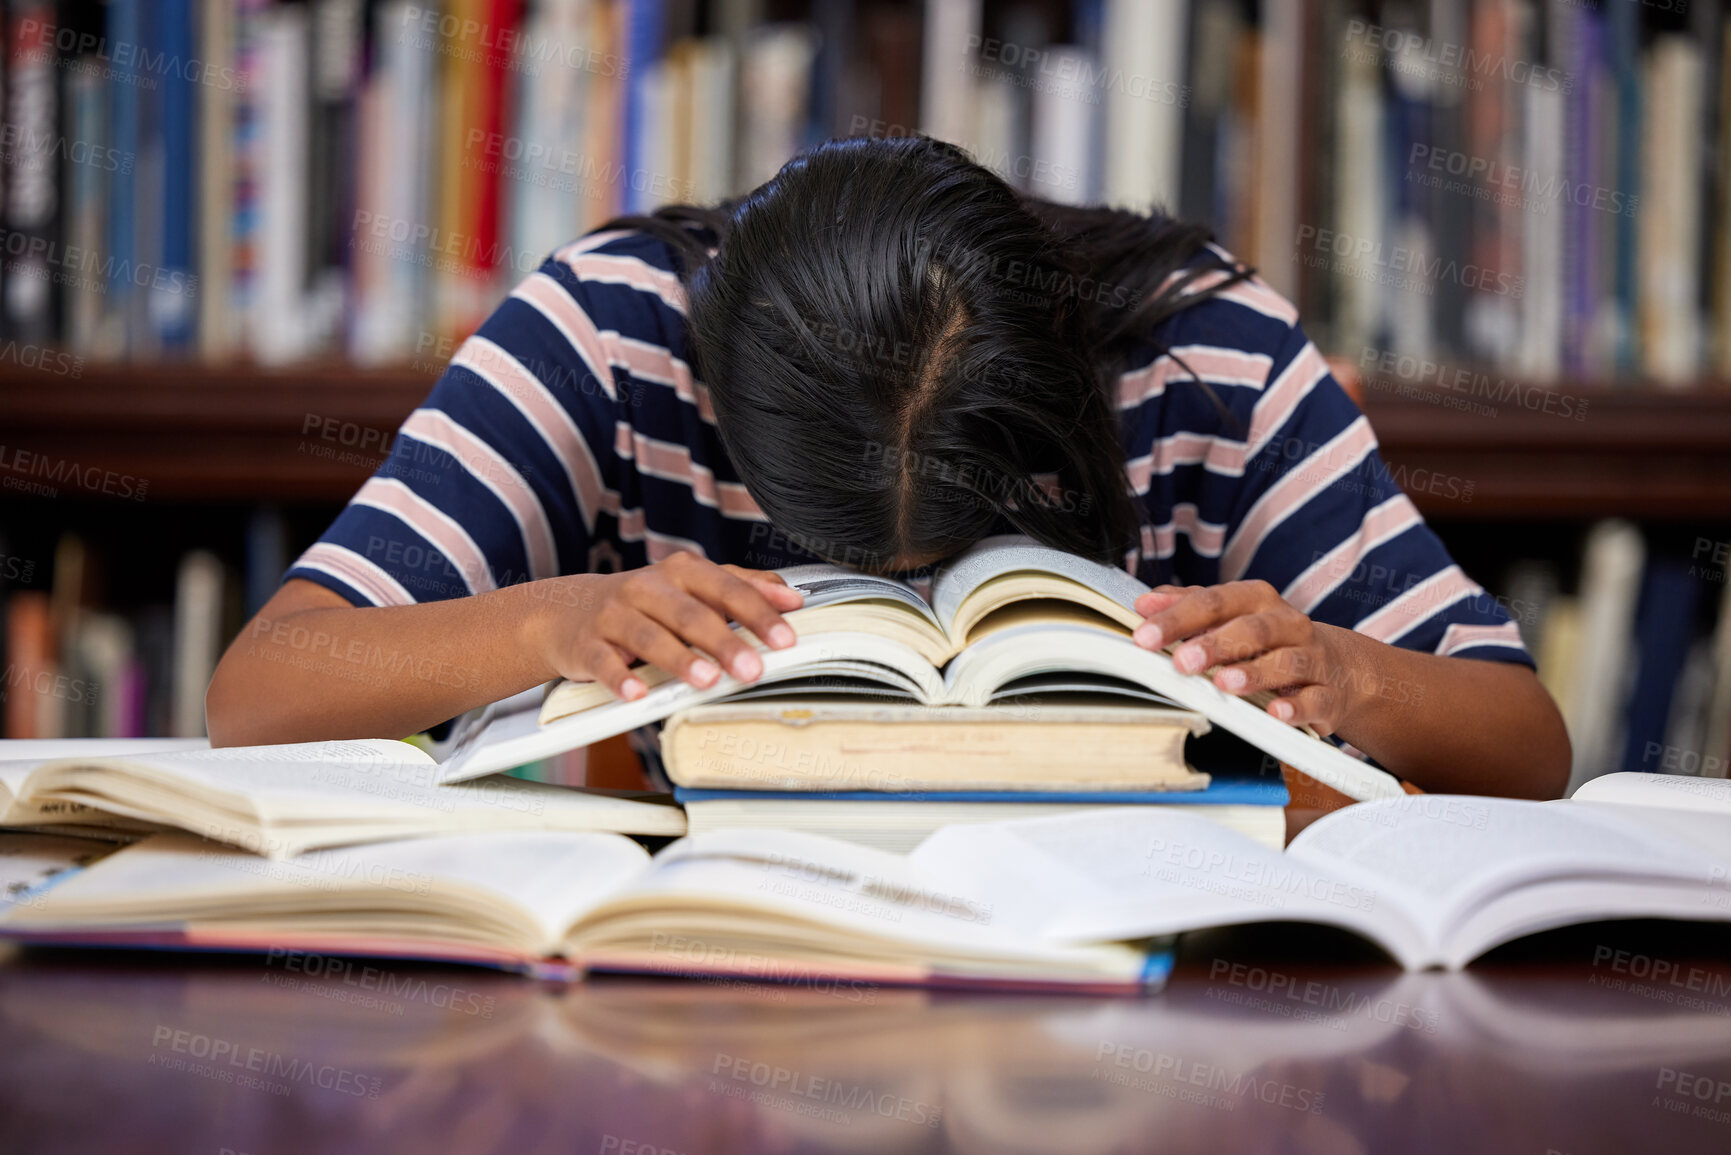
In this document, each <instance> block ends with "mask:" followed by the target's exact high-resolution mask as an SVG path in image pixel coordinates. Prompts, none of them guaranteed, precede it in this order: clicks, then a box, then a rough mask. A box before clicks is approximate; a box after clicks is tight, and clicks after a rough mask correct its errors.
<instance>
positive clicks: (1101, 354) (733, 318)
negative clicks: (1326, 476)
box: [605, 136, 1249, 569]
mask: <svg viewBox="0 0 1731 1155" xmlns="http://www.w3.org/2000/svg"><path fill="white" fill-rule="evenodd" d="M605 227H608V228H636V229H640V230H643V231H646V232H649V233H652V234H654V235H656V236H658V237H661V238H662V239H663V240H665V241H666V242H668V243H669V244H670V245H671V246H672V247H673V248H674V250H675V252H676V254H677V255H678V258H679V260H680V262H681V265H682V270H681V271H682V276H683V278H684V279H685V282H686V285H687V287H688V292H689V301H690V306H689V325H688V333H689V346H690V347H689V349H688V354H689V357H690V359H691V360H692V361H693V367H694V369H695V370H696V372H697V374H698V376H699V378H700V379H701V380H702V381H704V382H705V383H706V384H707V386H708V388H709V392H710V396H711V400H712V402H713V404H714V407H715V415H716V424H717V426H718V428H719V430H720V433H721V438H722V442H723V444H724V445H725V446H726V448H727V452H728V456H729V457H730V458H731V459H732V461H733V464H734V467H735V468H736V469H737V470H738V471H739V476H740V479H741V480H742V481H743V482H744V483H745V486H746V488H747V489H748V490H749V491H750V493H751V494H752V496H753V497H754V498H755V499H756V500H757V502H758V504H759V506H760V507H761V508H762V509H763V511H764V513H765V514H767V515H768V517H769V518H770V520H771V521H772V522H773V523H774V524H775V525H776V526H777V527H778V528H779V529H781V530H782V531H784V532H785V533H786V534H787V535H788V536H789V537H790V538H792V539H793V540H794V541H796V542H799V543H800V544H802V545H804V546H805V547H806V548H807V549H809V550H810V551H811V552H813V553H816V554H819V555H820V556H825V557H830V558H833V559H835V560H846V561H848V562H850V563H852V564H856V565H862V566H863V567H864V568H875V569H887V568H890V565H891V562H892V560H893V559H898V558H899V559H903V561H904V562H913V563H923V562H926V561H931V560H936V559H939V558H943V557H947V556H949V555H950V554H953V553H955V552H957V551H958V550H961V549H964V548H966V547H967V546H969V545H972V544H973V543H974V542H976V541H978V540H979V539H980V538H982V537H985V536H988V535H989V534H992V533H994V532H1005V531H1014V532H1020V533H1025V534H1028V535H1029V536H1031V537H1033V538H1035V539H1036V540H1038V541H1040V542H1043V543H1045V544H1047V545H1050V546H1054V547H1056V548H1059V549H1064V550H1068V551H1070V552H1073V553H1080V554H1084V555H1087V556H1090V557H1093V558H1096V559H1098V560H1102V561H1114V562H1115V561H1117V560H1119V559H1121V558H1122V557H1123V556H1124V553H1125V551H1126V550H1128V549H1131V548H1134V545H1135V543H1136V541H1137V539H1138V538H1139V536H1140V516H1139V513H1138V503H1136V502H1135V501H1134V500H1133V497H1132V495H1131V494H1130V492H1129V487H1128V483H1127V479H1126V476H1125V472H1124V459H1123V450H1122V446H1121V442H1120V439H1119V428H1118V417H1117V377H1118V375H1119V373H1120V372H1121V371H1122V370H1123V368H1124V367H1125V365H1126V362H1127V358H1128V357H1129V356H1130V355H1131V354H1132V352H1133V351H1134V350H1135V349H1137V348H1138V347H1142V348H1146V347H1147V346H1148V345H1149V344H1150V343H1151V340H1152V331H1153V329H1154V328H1155V326H1157V325H1158V324H1159V323H1160V322H1161V321H1163V320H1164V319H1166V318H1167V317H1169V316H1171V315H1172V313H1173V312H1175V311H1176V310H1177V309H1179V308H1182V307H1185V306H1187V305H1190V304H1193V303H1195V302H1196V301H1197V300H1200V299H1203V298H1204V297H1206V296H1208V295H1212V293H1213V292H1218V291H1219V289H1220V288H1221V287H1224V284H1225V283H1231V282H1232V281H1235V280H1238V279H1242V278H1243V277H1245V276H1247V275H1249V273H1248V270H1246V269H1244V268H1243V267H1242V266H1237V265H1229V264H1228V263H1227V262H1226V261H1224V260H1223V259H1221V258H1220V257H1219V256H1218V255H1217V254H1216V253H1215V252H1214V251H1213V250H1209V249H1207V247H1206V246H1207V243H1208V242H1209V241H1210V240H1211V239H1212V234H1211V233H1210V232H1209V230H1208V229H1207V228H1206V227H1204V226H1202V225H1198V224H1187V223H1183V222H1179V221H1175V220H1172V219H1170V218H1168V217H1165V216H1161V215H1156V216H1151V217H1150V216H1142V215H1139V214H1136V213H1131V212H1125V211H1119V210H1112V209H1104V208H1075V207H1068V206H1060V205H1055V204H1050V203H1047V202H1044V201H1039V200H1035V199H1033V198H1029V197H1025V196H1023V195H1021V194H1019V193H1017V192H1016V191H1015V190H1014V189H1012V188H1011V187H1010V186H1009V185H1007V184H1006V183H1005V182H1004V181H1003V180H1001V179H1000V178H999V177H998V176H997V175H996V174H994V173H992V172H991V171H990V170H988V169H986V168H984V167H982V166H980V165H978V164H976V163H974V162H973V161H972V160H971V159H969V157H968V156H967V154H966V153H965V152H963V151H962V150H961V149H959V148H957V147H955V146H954V145H951V144H946V143H944V142H942V141H938V140H934V139H931V138H929V137H922V136H911V137H892V138H888V139H869V140H868V139H859V138H856V139H847V140H836V141H830V142H828V143H825V144H823V145H820V146H818V147H817V148H815V149H813V150H811V151H809V152H807V153H804V154H802V155H800V156H798V157H795V158H794V159H793V160H791V161H789V162H788V163H787V164H786V165H785V166H784V167H783V168H782V170H781V171H780V173H778V174H777V175H776V176H775V178H774V179H773V180H771V181H769V182H768V183H767V184H765V185H763V186H762V187H760V188H758V189H756V190H755V191H753V192H751V193H750V194H748V195H747V196H745V197H743V198H741V199H740V200H737V201H732V202H727V203H724V204H722V205H720V206H717V207H715V208H697V207H693V206H688V205H687V206H674V207H668V208H663V209H661V210H658V211H657V212H656V213H655V214H653V215H651V216H647V217H641V216H639V217H622V218H619V219H617V220H615V221H611V222H609V223H608V225H607V226H605ZM712 247H713V250H714V251H713V255H712V254H711V249H712ZM1199 256H1200V259H1198V258H1199ZM1192 261H1195V264H1194V265H1192V266H1191V267H1190V268H1189V269H1186V270H1185V271H1184V273H1183V275H1182V276H1180V277H1176V278H1172V277H1171V274H1173V273H1174V272H1176V271H1178V270H1180V269H1182V268H1184V266H1186V265H1187V264H1188V263H1190V262H1192ZM1217 269H1224V270H1225V271H1226V272H1227V278H1226V280H1225V281H1224V282H1222V284H1217V285H1214V286H1213V287H1212V288H1211V289H1209V290H1208V291H1206V292H1203V293H1194V292H1192V293H1187V292H1186V291H1185V290H1186V289H1187V288H1189V287H1190V286H1191V283H1192V282H1193V281H1195V280H1196V279H1197V278H1199V277H1202V276H1207V275H1209V274H1210V273H1212V272H1214V271H1215V270H1217ZM1169 278H1170V279H1171V283H1168V281H1169Z"/></svg>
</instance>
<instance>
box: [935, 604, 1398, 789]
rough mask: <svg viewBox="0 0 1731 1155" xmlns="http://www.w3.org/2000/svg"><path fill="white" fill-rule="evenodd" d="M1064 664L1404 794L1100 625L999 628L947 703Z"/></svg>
mask: <svg viewBox="0 0 1731 1155" xmlns="http://www.w3.org/2000/svg"><path fill="white" fill-rule="evenodd" d="M1060 669H1062V670H1065V671H1071V672H1078V673H1090V674H1098V675H1101V676H1102V677H1109V678H1121V679H1123V680H1125V681H1129V682H1134V683H1136V684H1137V685H1141V686H1146V687H1148V688H1149V689H1150V690H1153V691H1154V692H1155V693H1157V694H1159V695H1160V696H1161V697H1162V698H1163V699H1165V700H1166V701H1168V702H1171V703H1174V704H1176V705H1178V706H1182V707H1184V708H1186V709H1190V710H1195V711H1196V712H1198V713H1200V714H1202V715H1204V716H1206V717H1207V718H1208V719H1209V721H1211V722H1213V723H1215V724H1216V725H1218V726H1221V727H1224V728H1225V729H1227V730H1230V731H1232V732H1233V733H1234V734H1237V735H1238V736H1239V737H1240V738H1243V739H1244V740H1245V741H1247V742H1249V743H1250V744H1251V745H1253V746H1255V747H1257V748H1258V749H1260V750H1261V751H1262V752H1263V753H1265V754H1271V755H1273V756H1274V757H1275V758H1278V759H1279V760H1280V761H1282V762H1285V763H1287V764H1288V765H1290V766H1293V767H1295V768H1297V769H1299V770H1302V771H1304V773H1306V774H1309V775H1310V776H1311V777H1313V778H1315V779H1317V780H1318V781H1319V782H1322V783H1325V784H1326V785H1328V786H1332V787H1333V788H1334V789H1336V790H1339V791H1340V792H1342V793H1343V794H1346V795H1347V796H1348V797H1350V798H1356V799H1360V800H1365V799H1371V798H1396V797H1401V796H1403V791H1402V790H1401V788H1400V783H1399V782H1398V781H1396V780H1395V778H1394V777H1393V776H1391V775H1389V774H1387V773H1384V772H1383V771H1381V770H1378V769H1377V768H1376V767H1374V766H1371V765H1369V764H1368V763H1365V762H1361V761H1359V760H1358V759H1357V758H1354V757H1352V756H1351V755H1349V754H1345V753H1342V752H1341V751H1340V750H1339V749H1338V748H1337V747H1335V746H1332V745H1330V744H1329V743H1327V742H1324V741H1322V740H1321V739H1319V738H1316V737H1314V736H1313V735H1311V734H1308V733H1306V732H1305V731H1303V730H1300V729H1298V728H1296V727H1294V726H1289V725H1287V724H1286V723H1285V722H1282V721H1280V720H1279V719H1277V718H1275V717H1273V716H1271V715H1270V714H1269V713H1268V712H1267V711H1265V710H1262V709H1259V708H1258V707H1257V706H1255V705H1254V704H1253V703H1251V702H1249V701H1246V700H1245V699H1243V698H1238V697H1234V696H1233V695H1231V694H1228V693H1226V692H1225V691H1224V690H1222V689H1220V688H1219V687H1217V686H1216V685H1215V684H1214V683H1213V682H1211V681H1210V680H1209V679H1208V678H1206V677H1204V676H1202V675H1200V674H1183V673H1180V672H1179V671H1178V668H1177V667H1176V666H1174V665H1173V664H1172V659H1171V658H1170V657H1168V656H1167V655H1166V654H1164V653H1156V652H1154V651H1152V650H1145V649H1143V648H1142V647H1141V646H1138V645H1137V644H1136V643H1135V642H1132V641H1131V640H1129V639H1128V638H1120V637H1114V636H1113V635H1111V634H1107V633H1103V632H1101V631H1099V630H1094V629H1089V628H1087V627H1082V626H1017V627H1014V628H1012V629H1007V630H1000V631H998V632H996V633H993V634H992V635H990V636H989V637H986V638H982V639H981V640H980V641H978V642H975V643H974V644H973V645H971V646H969V647H968V648H967V649H966V650H963V651H962V652H961V653H960V654H958V655H956V658H955V660H954V661H952V662H951V663H950V665H949V668H948V669H947V670H946V671H945V675H944V678H945V683H946V685H947V687H948V695H947V696H948V700H949V701H951V702H954V703H956V704H959V705H964V706H983V705H985V704H986V703H987V702H988V701H990V700H991V693H992V691H993V690H994V689H995V688H996V687H998V686H1000V685H1002V684H1004V683H1005V682H1009V681H1012V680H1014V679H1017V678H1022V677H1027V676H1029V675H1033V674H1038V673H1041V672H1043V671H1052V670H1060Z"/></svg>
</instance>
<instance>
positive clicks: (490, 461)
mask: <svg viewBox="0 0 1731 1155" xmlns="http://www.w3.org/2000/svg"><path fill="white" fill-rule="evenodd" d="M584 293H585V287H584V285H583V283H582V282H581V281H580V280H579V279H578V278H577V277H576V276H575V274H574V273H573V271H572V269H571V268H570V266H568V265H566V264H564V263H563V262H561V261H560V260H559V259H557V257H555V258H549V259H548V260H547V261H546V262H545V263H543V264H542V266H541V267H540V269H539V270H537V271H536V272H534V273H532V274H530V275H529V277H528V278H526V279H525V280H524V281H523V282H522V283H521V284H520V285H518V286H517V288H516V289H515V290H514V291H513V292H512V294H511V296H510V297H509V298H507V299H506V300H505V302H504V303H503V304H501V305H500V306H499V308H498V309H497V310H496V311H495V312H494V313H493V314H492V315H491V316H490V317H489V318H488V319H487V321H486V322H485V324H483V325H482V326H481V328H480V330H479V331H478V332H477V333H475V335H474V336H472V337H470V338H468V339H467V340H466V341H464V342H463V343H462V345H461V346H459V347H458V349H457V351H456V353H455V354H454V355H453V356H452V357H451V360H450V364H449V365H448V366H447V367H446V369H445V371H444V374H443V375H442V376H441V377H440V378H439V380H438V382H437V384H435V385H434V387H433V391H432V393H431V394H430V395H429V396H428V398H427V400H426V401H425V402H423V403H422V405H421V406H420V407H419V408H418V409H416V410H415V411H414V412H413V413H411V414H410V415H409V417H408V419H407V420H405V421H404V422H403V424H402V426H401V428H400V429H398V431H397V435H396V439H395V440H394V441H393V443H392V445H391V449H390V453H389V456H387V457H386V459H385V461H384V463H383V464H381V465H380V466H379V468H378V470H377V472H375V473H374V474H373V476H372V477H371V478H370V479H369V480H368V481H367V482H366V484H364V485H363V486H361V488H360V490H359V491H358V492H357V493H356V494H355V496H354V497H353V498H352V499H350V501H349V504H348V506H347V507H346V508H345V509H344V510H343V511H342V513H341V514H339V515H338V516H337V518H336V520H335V521H334V522H333V523H332V524H331V526H330V528H329V529H327V530H326V531H325V533H324V535H323V536H322V537H321V538H320V539H319V540H318V541H317V542H316V543H315V544H314V545H313V546H312V547H311V548H309V549H308V550H307V551H306V552H305V553H304V554H302V555H301V556H300V557H299V558H298V559H297V560H296V561H295V563H294V565H293V566H292V567H291V568H290V569H289V571H288V573H287V574H286V575H285V576H284V580H285V581H286V580H288V579H289V578H302V579H305V580H307V581H312V582H316V583H318V584H319V585H322V586H324V587H325V588H327V589H331V590H334V591H336V592H337V593H338V594H340V595H342V596H343V597H344V598H346V599H347V600H348V601H349V602H351V603H353V604H354V605H363V606H364V605H373V606H389V605H408V604H410V603H414V602H429V601H439V600H443V599H446V598H454V597H462V596H464V595H467V594H475V593H484V592H486V591H488V590H493V589H498V588H501V587H504V586H508V585H513V584H515V583H517V582H522V581H531V580H538V579H541V578H547V577H553V576H556V575H558V574H561V573H580V572H585V571H587V570H588V569H590V568H591V566H590V560H591V557H592V556H593V554H592V551H593V550H594V549H595V547H596V546H597V544H598V540H599V538H598V531H597V518H598V516H599V515H600V514H602V513H603V511H605V510H609V509H611V510H612V511H613V512H615V513H616V512H617V505H618V501H617V485H616V482H614V479H615V478H616V476H617V471H618V461H617V458H616V456H615V452H614V441H615V432H614V431H615V427H616V425H617V414H618V410H617V401H616V398H615V396H614V384H613V379H612V373H611V370H610V368H609V366H608V364H607V359H606V356H605V353H604V346H603V343H602V341H601V339H600V337H599V335H598V333H597V330H596V326H595V324H594V322H593V321H592V320H591V319H590V315H589V312H588V311H587V310H586V308H585V298H584ZM315 436H316V433H315ZM319 444H322V443H320V442H314V443H313V447H314V451H316V450H317V446H318V445H319ZM610 483H612V484H610ZM609 520H611V519H609Z"/></svg>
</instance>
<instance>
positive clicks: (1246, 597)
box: [1133, 582, 1278, 650]
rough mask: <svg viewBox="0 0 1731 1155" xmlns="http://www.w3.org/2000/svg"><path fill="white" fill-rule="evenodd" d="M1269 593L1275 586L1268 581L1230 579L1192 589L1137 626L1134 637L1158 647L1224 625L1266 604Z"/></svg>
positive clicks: (1137, 641)
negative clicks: (1221, 583) (1216, 584)
mask: <svg viewBox="0 0 1731 1155" xmlns="http://www.w3.org/2000/svg"><path fill="white" fill-rule="evenodd" d="M1270 593H1273V587H1272V586H1270V585H1268V583H1266V582H1230V583H1228V584H1226V585H1219V586H1205V587H1203V588H1202V589H1198V590H1191V591H1188V592H1187V593H1186V594H1185V596H1184V597H1182V598H1179V599H1178V600H1177V601H1176V602H1174V603H1172V604H1171V605H1170V606H1167V607H1166V608H1165V609H1163V610H1159V611H1156V612H1155V613H1154V614H1153V615H1152V616H1150V617H1149V618H1148V620H1147V621H1145V622H1143V623H1142V624H1141V625H1139V626H1137V627H1136V632H1135V633H1134V635H1133V637H1134V638H1135V639H1136V644H1137V645H1140V646H1146V647H1148V648H1149V649H1152V650H1158V649H1161V648H1163V647H1165V646H1168V645H1171V644H1172V643H1173V642H1178V641H1182V640H1183V639H1185V638H1189V637H1194V636H1195V635H1197V634H1200V633H1202V632H1203V631H1205V630H1211V629H1213V628H1214V627H1215V626H1220V625H1225V624H1226V623H1227V622H1228V621H1231V620H1232V619H1233V618H1235V617H1238V616H1239V615H1240V614H1247V613H1254V612H1255V611H1257V610H1260V609H1264V608H1266V603H1265V602H1264V598H1265V597H1266V596H1267V595H1268V594H1270ZM1276 596H1278V595H1276Z"/></svg>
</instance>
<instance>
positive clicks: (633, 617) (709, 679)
mask: <svg viewBox="0 0 1731 1155" xmlns="http://www.w3.org/2000/svg"><path fill="white" fill-rule="evenodd" d="M605 628H606V630H607V633H606V635H605V636H606V639H607V640H608V641H610V642H613V643H614V644H616V645H619V646H623V647H624V648H625V649H626V650H628V651H630V653H631V654H632V656H633V657H638V658H642V659H643V660H644V661H646V662H649V663H650V664H652V665H656V666H660V667H661V668H662V669H663V670H666V671H667V672H668V673H670V674H672V675H673V676H674V677H676V678H679V679H680V680H682V681H685V682H689V683H690V684H691V685H693V686H696V687H697V688H698V689H699V690H706V689H708V688H709V687H710V686H713V685H714V684H715V680H716V679H717V678H719V677H721V667H719V666H717V665H716V664H715V663H714V662H712V661H710V660H709V659H708V658H705V657H704V656H703V655H701V654H699V653H697V652H696V651H695V650H693V649H691V647H689V646H687V645H685V644H684V643H683V642H681V641H680V640H679V639H678V638H677V637H675V636H674V635H673V633H672V632H671V631H669V630H668V629H667V627H666V626H663V625H662V624H661V623H660V622H658V621H656V620H655V619H654V618H651V617H650V616H649V615H648V614H646V613H644V612H643V611H642V610H641V609H638V608H636V607H632V608H629V609H626V610H624V611H622V612H621V613H619V614H618V615H617V616H616V617H615V618H614V619H613V620H612V621H610V622H608V623H607V624H606V627H605Z"/></svg>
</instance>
